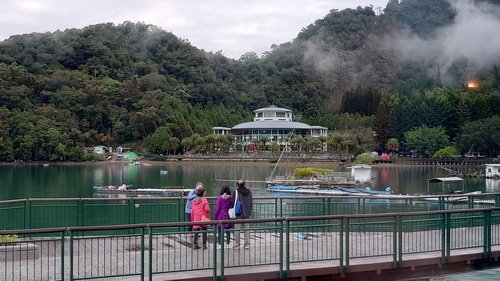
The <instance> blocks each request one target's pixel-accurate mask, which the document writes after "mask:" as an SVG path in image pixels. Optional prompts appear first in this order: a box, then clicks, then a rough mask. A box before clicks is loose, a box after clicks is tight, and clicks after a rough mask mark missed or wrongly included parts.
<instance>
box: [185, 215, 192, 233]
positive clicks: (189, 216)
mask: <svg viewBox="0 0 500 281" xmlns="http://www.w3.org/2000/svg"><path fill="white" fill-rule="evenodd" d="M185 214H186V221H191V213H185ZM186 230H187V231H193V226H192V225H188V226H187V227H186Z"/></svg>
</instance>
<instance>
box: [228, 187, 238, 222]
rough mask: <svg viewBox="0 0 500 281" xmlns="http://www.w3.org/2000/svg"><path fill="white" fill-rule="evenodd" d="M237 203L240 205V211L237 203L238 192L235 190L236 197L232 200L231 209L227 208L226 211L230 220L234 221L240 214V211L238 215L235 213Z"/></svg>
mask: <svg viewBox="0 0 500 281" xmlns="http://www.w3.org/2000/svg"><path fill="white" fill-rule="evenodd" d="M238 203H240V209H241V202H239V201H238V191H237V190H236V197H235V199H234V206H233V207H232V208H229V210H228V211H227V213H228V214H229V218H230V219H235V218H236V216H237V215H239V214H241V210H240V213H237V211H236V208H237V206H238Z"/></svg>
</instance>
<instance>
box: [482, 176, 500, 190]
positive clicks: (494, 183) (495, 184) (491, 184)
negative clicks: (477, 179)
mask: <svg viewBox="0 0 500 281" xmlns="http://www.w3.org/2000/svg"><path fill="white" fill-rule="evenodd" d="M485 181H486V184H485V185H486V191H487V192H499V191H500V179H485Z"/></svg>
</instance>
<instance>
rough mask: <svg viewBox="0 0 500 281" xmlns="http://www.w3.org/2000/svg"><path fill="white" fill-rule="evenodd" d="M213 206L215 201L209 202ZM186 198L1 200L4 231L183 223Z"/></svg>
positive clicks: (341, 210)
mask: <svg viewBox="0 0 500 281" xmlns="http://www.w3.org/2000/svg"><path fill="white" fill-rule="evenodd" d="M209 202H210V204H211V205H212V208H213V205H214V203H215V198H213V197H211V198H209ZM184 204H185V198H134V197H132V198H37V199H19V200H7V201H0V229H3V230H8V229H34V228H51V227H66V226H98V225H121V224H138V223H155V222H181V221H184V216H185V215H184ZM489 207H500V193H485V194H474V195H438V196H330V197H326V196H281V197H256V198H254V208H253V217H255V218H281V217H297V216H311V215H340V214H365V213H386V212H414V211H432V210H448V209H472V208H489Z"/></svg>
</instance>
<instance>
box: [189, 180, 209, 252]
mask: <svg viewBox="0 0 500 281" xmlns="http://www.w3.org/2000/svg"><path fill="white" fill-rule="evenodd" d="M208 220H210V207H209V206H208V200H207V198H206V197H205V188H203V187H201V188H197V189H196V197H195V198H194V199H193V205H192V207H191V221H192V222H199V221H208ZM193 230H195V233H194V238H193V249H195V250H198V249H200V246H199V245H198V236H199V233H198V232H199V231H202V237H203V238H202V239H203V240H202V243H203V250H205V249H207V231H206V230H207V226H206V225H193Z"/></svg>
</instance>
